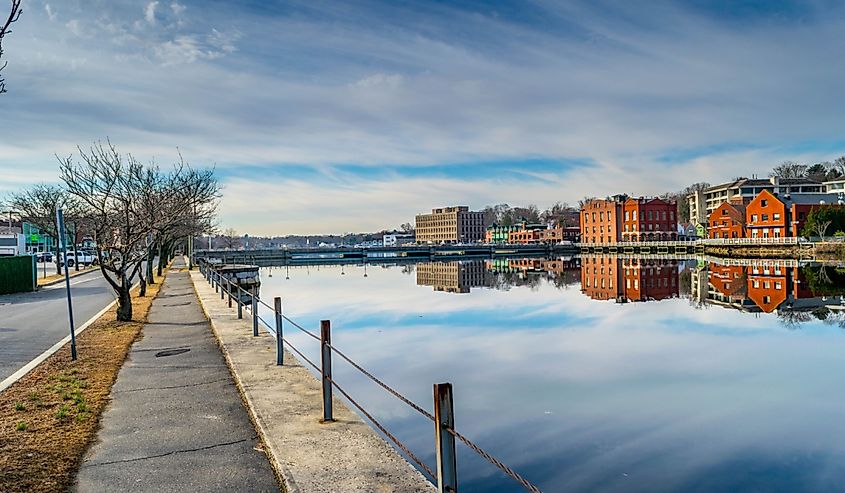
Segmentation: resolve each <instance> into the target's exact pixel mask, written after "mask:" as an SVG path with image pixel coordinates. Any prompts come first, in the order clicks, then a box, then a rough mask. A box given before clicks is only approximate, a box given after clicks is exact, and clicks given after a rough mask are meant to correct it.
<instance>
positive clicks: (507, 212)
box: [481, 202, 579, 228]
mask: <svg viewBox="0 0 845 493" xmlns="http://www.w3.org/2000/svg"><path fill="white" fill-rule="evenodd" d="M481 212H482V213H484V227H485V228H486V227H488V226H490V225H491V224H498V225H499V226H513V225H514V224H517V223H519V222H521V221H523V220H525V221H528V222H529V223H542V224H552V225H560V226H563V227H567V226H578V224H579V223H578V208H576V207H570V206H569V204H567V203H566V202H555V203H554V204H553V205H552V206H551V207H548V208H547V209H544V210H542V211H541V210H540V208H539V207H537V206H536V205H534V204H531V205H528V206H525V207H511V206H510V205H508V204H498V205H488V206H486V207H484V208H483V209H481Z"/></svg>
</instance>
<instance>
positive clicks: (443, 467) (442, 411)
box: [200, 262, 542, 493]
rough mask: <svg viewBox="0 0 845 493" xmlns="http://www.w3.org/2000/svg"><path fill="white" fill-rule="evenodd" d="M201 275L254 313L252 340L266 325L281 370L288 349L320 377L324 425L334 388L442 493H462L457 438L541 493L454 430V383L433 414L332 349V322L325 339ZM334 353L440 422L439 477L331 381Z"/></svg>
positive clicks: (215, 274) (208, 271) (437, 395)
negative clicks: (311, 343)
mask: <svg viewBox="0 0 845 493" xmlns="http://www.w3.org/2000/svg"><path fill="white" fill-rule="evenodd" d="M200 270H201V272H202V274H203V275H204V276H205V278H206V280H207V281H208V282H209V284H211V285H213V286H214V287H215V291H217V290H218V289H219V291H220V297H221V300H223V299H224V298H225V296H226V294H228V295H229V306H230V307H231V306H232V302H233V300H234V302H236V303H237V305H238V306H237V307H236V308H237V312H238V317H239V318H242V310H243V308H244V306H247V307H248V308H247V309H248V310H249V311H250V312H251V313H252V317H253V335H255V336H257V335H258V329H257V327H258V323H259V322H260V323H262V324H263V325H264V326H265V327H267V329H268V330H269V331H270V333H271V334H272V335H273V337H274V338H275V339H276V348H277V356H276V362H277V365H283V354H282V353H283V351H284V345H287V347H288V348H289V349H290V350H291V351H293V353H294V354H296V355H297V356H298V357H299V358H301V360H302V361H303V362H305V363H307V364H308V365H309V366H311V367H312V368H313V369H314V370H315V371H316V372H317V373H318V374H320V377H321V380H322V384H323V404H324V405H323V414H324V415H323V418H324V421H327V422H330V421H334V420H333V419H332V417H331V390H332V389H333V388H334V389H337V391H338V392H340V394H341V395H343V397H345V398H346V400H347V401H348V402H349V403H350V404H352V405H353V406H354V407H355V408H356V409H358V411H360V412H361V414H363V415H364V416H365V417H366V418H367V420H369V421H370V422H371V423H372V424H373V426H375V427H376V428H377V429H378V430H379V431H380V432H381V433H382V434H384V436H385V437H387V438H388V439H389V440H390V441H391V442H393V443H394V444H395V445H396V446H397V447H398V448H399V449H400V450H401V451H402V452H403V453H404V454H405V455H406V456H407V457H408V458H410V459H411V460H412V461H413V462H414V463H415V464H416V465H417V466H418V467H419V469H420V470H421V472H423V473H424V474H425V475H427V477H428V478H429V479H431V480H432V481H434V482H435V483H436V484H437V485H438V487H439V489H440V491H457V490H456V488H457V467H456V460H455V457H456V456H455V439H457V440H458V441H460V442H461V443H463V444H464V445H466V446H467V448H469V449H470V450H472V451H473V452H475V453H476V454H478V455H479V456H481V457H482V458H484V459H485V460H487V461H488V462H490V463H491V464H492V465H494V466H495V467H496V468H498V469H499V470H500V471H502V472H503V473H504V474H505V475H507V476H509V477H510V478H512V479H513V480H515V481H516V482H518V483H519V484H520V485H521V486H522V487H523V488H525V489H526V490H527V491H530V492H532V493H542V492H541V490H540V489H539V488H538V487H537V486H535V485H534V484H532V483H531V482H530V481H528V480H527V479H525V478H524V477H523V476H522V475H520V474H519V473H517V472H516V471H514V470H513V469H512V468H510V467H509V466H507V465H506V464H505V463H503V462H502V461H500V460H499V459H497V458H495V457H493V456H492V455H491V454H490V453H488V452H486V451H485V450H484V449H482V448H481V447H479V446H478V445H477V444H475V443H474V442H472V441H471V440H470V439H469V438H467V437H465V436H464V435H461V434H460V433H459V432H458V431H457V430H455V429H454V424H453V423H454V408H453V404H452V386H451V384H435V385H434V404H435V413H434V414H432V413H430V412H428V411H427V410H425V409H424V408H423V407H422V406H420V405H419V404H416V403H415V402H413V401H412V400H410V399H409V398H407V397H405V396H404V395H402V394H401V393H400V392H399V391H397V390H396V389H394V388H393V387H391V386H390V385H388V384H387V383H385V382H384V381H383V380H381V379H380V378H378V377H376V376H375V375H373V374H372V373H371V372H370V371H368V370H366V369H365V368H364V367H362V366H361V365H360V364H358V363H356V362H355V361H354V360H353V359H352V358H350V357H349V356H347V355H346V354H345V353H344V352H343V351H341V350H340V349H338V348H337V347H335V346H333V345H332V344H331V328H330V323H329V321H328V320H324V321H323V322H322V324H321V334H320V335H317V334H315V333H314V332H312V331H309V330H308V329H306V328H305V327H302V326H301V325H300V324H298V323H296V322H295V321H294V320H291V319H290V318H288V317H287V316H285V315H284V313H282V311H281V299H280V298H278V297H277V298H275V300H274V301H275V306H270V305H269V304H267V303H266V302H265V301H264V300H262V299H261V298H260V297H259V296H258V295H257V293H255V292H250V291H247V290H245V289H244V288H243V287H242V286H241V285H240V283H235V282H232V281H231V279H229V278H227V277H226V276H225V275H223V274H222V273H221V272H220V271H218V270H217V269H215V268H213V267H212V266H211V265H210V264H208V263H207V262H200ZM242 295H246V296H247V297H248V299H249V303H248V305H247V303H246V302H244V301H243V300H242V298H241V296H242ZM259 305H264V306H265V307H266V308H267V309H269V310H271V311H272V312H273V314H274V318H275V322H274V323H269V322H268V321H267V320H265V319H264V318H263V317H261V316H260V314H259V313H258V312H259V311H260V310H259V309H258V306H259ZM284 322H287V323H288V324H290V325H292V326H293V327H295V328H297V329H299V330H300V331H301V332H303V333H305V334H306V335H307V336H309V337H311V338H312V339H314V340H317V341H319V342H320V346H321V364H320V365H318V364H317V363H315V362H314V361H312V360H311V359H309V358H308V357H307V356H305V354H303V353H302V351H300V350H299V349H298V348H296V347H295V346H294V345H293V344H292V343H291V342H290V340H288V339H287V338H285V337H284V332H283V330H282V329H283V327H282V324H283V323H284ZM331 354H336V355H338V356H339V357H340V358H341V359H343V360H344V361H346V362H347V363H348V364H349V365H350V366H352V367H353V368H354V369H355V370H357V371H358V372H360V373H361V374H363V375H364V376H365V377H367V378H368V379H370V380H371V381H372V382H373V383H375V384H376V385H378V386H379V387H381V388H382V389H384V390H385V391H386V392H388V393H389V394H391V395H393V396H394V397H396V398H397V399H399V400H400V401H401V402H403V403H404V404H405V405H407V406H409V407H410V408H411V409H413V410H414V411H416V412H417V413H419V414H420V415H422V416H424V417H425V418H427V419H429V420H431V421H432V422H434V423H435V435H436V439H437V440H436V441H437V444H438V450H437V454H436V457H437V461H438V464H437V468H436V472H435V471H434V470H432V468H431V467H429V466H428V464H426V463H425V462H424V461H422V460H421V459H420V458H419V457H418V456H417V455H415V454H414V453H413V452H412V451H411V450H410V448H408V446H406V445H405V444H404V443H402V441H401V440H399V439H398V438H397V437H396V436H395V435H394V434H393V433H391V432H390V431H389V430H388V429H387V428H386V427H385V426H384V425H382V424H381V423H380V422H379V421H378V420H377V419H376V418H375V417H374V416H373V415H372V413H370V412H369V411H367V410H366V409H365V408H364V406H362V405H361V404H360V403H359V402H358V401H356V400H355V399H354V398H353V397H352V396H351V395H350V394H349V393H348V392H347V391H346V390H345V389H343V388H342V387H341V386H340V385H339V384H338V383H337V382H336V381H335V380H334V379H333V378H332V375H331ZM444 432H445V433H444Z"/></svg>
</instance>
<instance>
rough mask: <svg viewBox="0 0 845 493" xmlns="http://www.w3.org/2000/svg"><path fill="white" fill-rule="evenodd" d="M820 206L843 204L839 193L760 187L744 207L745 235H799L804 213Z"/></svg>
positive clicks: (804, 220)
mask: <svg viewBox="0 0 845 493" xmlns="http://www.w3.org/2000/svg"><path fill="white" fill-rule="evenodd" d="M820 207H845V200H843V199H842V195H840V194H836V193H829V194H821V193H811V194H783V195H775V194H774V193H771V192H769V191H768V190H763V191H762V192H760V194H759V195H757V196H756V197H754V199H752V200H751V202H749V203H748V205H747V206H746V208H745V223H746V224H745V227H746V235H747V237H748V238H783V237H787V236H800V235H801V230H802V229H803V228H804V223H805V222H806V220H807V216H808V215H809V214H810V211H812V210H813V209H818V208H820Z"/></svg>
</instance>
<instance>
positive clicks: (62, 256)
mask: <svg viewBox="0 0 845 493" xmlns="http://www.w3.org/2000/svg"><path fill="white" fill-rule="evenodd" d="M56 221H57V222H58V223H59V246H60V247H61V250H60V251H59V258H58V259H57V260H56V261H57V262H59V264H60V265H61V263H62V262H64V267H65V288H67V316H68V319H69V321H70V357H71V359H72V360H74V361H76V331H75V328H74V326H73V301H72V300H71V297H70V271H69V270H68V268H67V239H66V238H65V216H64V214H63V213H62V210H61V209H56Z"/></svg>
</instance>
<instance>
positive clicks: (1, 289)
mask: <svg viewBox="0 0 845 493" xmlns="http://www.w3.org/2000/svg"><path fill="white" fill-rule="evenodd" d="M36 275H37V270H36V265H35V257H33V256H32V255H22V256H17V257H0V294H10V293H21V292H24V291H35V289H36V288H37V286H38V285H37V281H36Z"/></svg>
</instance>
